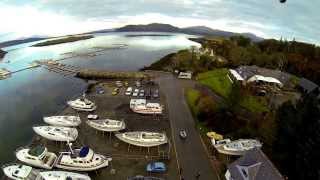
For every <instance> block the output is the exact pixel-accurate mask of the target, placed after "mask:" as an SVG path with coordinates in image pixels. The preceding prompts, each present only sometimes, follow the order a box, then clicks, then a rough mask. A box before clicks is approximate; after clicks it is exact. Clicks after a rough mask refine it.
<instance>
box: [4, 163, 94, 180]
mask: <svg viewBox="0 0 320 180" xmlns="http://www.w3.org/2000/svg"><path fill="white" fill-rule="evenodd" d="M2 170H3V172H4V174H5V175H6V176H7V177H9V178H10V179H14V180H72V179H74V180H90V179H91V178H90V177H89V176H88V175H86V174H79V173H74V172H67V171H41V170H39V169H35V168H32V167H31V166H26V165H21V164H8V165H4V166H3V167H2Z"/></svg>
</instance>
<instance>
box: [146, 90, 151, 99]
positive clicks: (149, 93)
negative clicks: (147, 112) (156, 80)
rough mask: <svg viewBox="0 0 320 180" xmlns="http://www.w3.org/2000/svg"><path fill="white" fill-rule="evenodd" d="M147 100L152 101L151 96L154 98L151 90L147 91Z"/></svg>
mask: <svg viewBox="0 0 320 180" xmlns="http://www.w3.org/2000/svg"><path fill="white" fill-rule="evenodd" d="M145 95H146V99H151V96H152V92H151V89H148V90H146V94H145Z"/></svg>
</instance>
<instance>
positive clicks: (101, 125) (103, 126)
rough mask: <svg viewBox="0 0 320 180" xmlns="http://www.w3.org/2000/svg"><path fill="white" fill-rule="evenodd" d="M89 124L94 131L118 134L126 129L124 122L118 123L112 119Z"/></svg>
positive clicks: (94, 121) (92, 121)
mask: <svg viewBox="0 0 320 180" xmlns="http://www.w3.org/2000/svg"><path fill="white" fill-rule="evenodd" d="M108 123H109V125H108ZM87 124H88V125H89V126H90V127H92V128H94V129H97V130H99V131H105V132H116V131H121V130H123V129H125V128H126V125H125V123H124V121H117V120H111V119H103V120H91V121H87Z"/></svg>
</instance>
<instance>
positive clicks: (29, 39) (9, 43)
mask: <svg viewBox="0 0 320 180" xmlns="http://www.w3.org/2000/svg"><path fill="white" fill-rule="evenodd" d="M47 38H48V37H31V38H26V39H19V40H12V41H6V42H2V43H0V48H3V47H8V46H14V45H18V44H23V43H29V42H34V41H40V40H43V39H47Z"/></svg>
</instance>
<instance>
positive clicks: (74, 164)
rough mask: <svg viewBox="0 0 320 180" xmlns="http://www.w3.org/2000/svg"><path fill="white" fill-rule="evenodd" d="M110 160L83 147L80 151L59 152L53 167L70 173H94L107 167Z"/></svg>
mask: <svg viewBox="0 0 320 180" xmlns="http://www.w3.org/2000/svg"><path fill="white" fill-rule="evenodd" d="M111 160H112V159H111V158H110V157H106V156H104V155H101V154H96V153H95V152H94V151H93V150H92V149H90V148H89V147H87V146H85V147H82V148H80V149H74V150H73V149H72V148H71V145H70V151H69V152H61V153H60V155H59V157H58V159H57V161H56V163H55V167H57V168H61V169H66V170H71V171H94V170H98V169H101V168H104V167H107V166H108V165H109V161H111Z"/></svg>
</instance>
